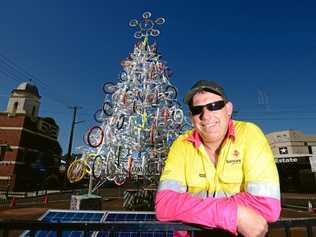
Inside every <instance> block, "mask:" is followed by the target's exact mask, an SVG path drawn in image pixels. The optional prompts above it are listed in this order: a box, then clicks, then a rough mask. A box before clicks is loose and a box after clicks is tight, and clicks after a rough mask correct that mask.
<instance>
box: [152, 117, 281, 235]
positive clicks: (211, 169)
mask: <svg viewBox="0 0 316 237" xmlns="http://www.w3.org/2000/svg"><path fill="white" fill-rule="evenodd" d="M164 191H173V192H175V193H181V194H182V193H188V194H189V195H190V196H191V197H194V198H199V199H201V200H205V201H208V202H211V201H212V200H216V199H221V200H224V199H225V198H229V197H232V198H230V199H229V200H231V201H232V205H234V208H235V209H234V211H232V212H231V213H230V211H227V215H228V216H226V217H223V218H226V219H225V222H228V221H226V220H227V219H228V220H233V221H232V222H235V223H233V224H234V225H236V216H229V215H236V205H237V204H238V205H240V204H241V205H244V206H248V207H252V208H254V209H255V210H256V211H258V212H259V213H260V214H262V215H263V216H264V217H265V218H266V219H267V220H268V221H271V220H275V218H278V217H279V214H280V186H279V177H278V172H277V168H276V165H275V161H274V157H273V154H272V151H271V148H270V146H269V143H268V141H267V139H266V137H265V136H264V134H263V133H262V131H261V130H260V129H259V128H258V127H257V126H256V125H255V124H253V123H250V122H243V121H233V120H231V121H230V124H229V129H228V133H227V136H226V138H225V139H224V141H223V143H222V144H221V147H220V149H219V152H218V156H217V164H216V166H215V165H214V163H213V162H212V161H211V160H210V158H209V156H208V154H207V152H206V149H205V147H204V145H203V143H202V138H201V137H200V136H199V134H198V133H197V132H196V130H194V129H193V130H190V131H188V132H186V133H185V134H183V135H181V136H179V137H178V138H177V139H176V140H175V141H174V143H173V144H172V146H171V148H170V151H169V154H168V159H167V160H166V163H165V167H164V170H163V172H162V175H161V178H160V184H159V187H158V192H157V197H159V198H158V199H156V211H158V212H160V214H161V213H162V212H165V210H163V208H164V207H163V203H159V201H160V200H163V198H162V196H161V194H162V193H166V192H164ZM236 194H238V195H236ZM159 195H160V196H159ZM168 195H169V194H168ZM223 198H224V199H223ZM186 200H188V198H187V197H186ZM194 200H196V199H194ZM258 200H260V201H258ZM271 200H272V201H271ZM177 201H179V200H176V199H174V202H175V203H174V204H175V205H177V207H178V208H179V211H180V210H181V206H179V205H180V204H179V203H177ZM172 202H173V201H172V200H168V205H172ZM157 205H158V209H159V210H157ZM183 205H185V204H183ZM225 205H226V204H225ZM208 206H210V205H208ZM194 208H195V207H192V210H189V211H190V212H194ZM196 208H198V207H196ZM271 209H272V210H271ZM273 209H274V210H273ZM223 210H224V206H223V208H218V206H217V208H216V210H212V213H213V214H215V215H216V214H222V213H216V212H217V211H223ZM182 211H183V210H182ZM175 212H176V210H175ZM201 212H203V211H201ZM208 213H210V212H208ZM174 214H175V215H176V213H174ZM195 214H196V213H195ZM175 215H174V216H175ZM177 215H178V214H177ZM161 216H162V215H160V217H161ZM269 216H274V217H273V218H270V217H269ZM157 217H158V219H159V213H158V215H157ZM169 217H170V218H169ZM169 217H168V216H167V217H166V218H160V219H164V220H167V219H168V220H171V219H173V218H172V215H171V214H170V216H169ZM202 217H203V218H209V217H207V216H202ZM203 218H201V217H198V218H197V219H198V220H199V221H200V219H203ZM212 218H213V217H212ZM234 218H235V219H234ZM176 219H177V220H181V221H187V222H191V223H197V224H203V225H207V226H211V227H221V228H226V227H225V226H223V225H221V226H220V225H216V224H214V223H209V222H207V223H204V222H203V221H201V222H199V221H194V220H190V215H187V216H186V217H185V218H183V219H181V217H180V216H178V218H176ZM215 222H216V220H215ZM227 225H229V223H228V224H227ZM230 225H232V223H230ZM234 228H236V226H235V227H232V226H230V227H227V228H226V229H228V230H230V231H232V230H233V229H234ZM232 232H234V231H232Z"/></svg>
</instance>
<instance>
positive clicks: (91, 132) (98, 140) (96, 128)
mask: <svg viewBox="0 0 316 237" xmlns="http://www.w3.org/2000/svg"><path fill="white" fill-rule="evenodd" d="M98 132H99V134H96V135H97V136H98V135H99V136H98V137H94V135H95V134H94V133H98ZM87 138H88V143H89V145H90V146H91V147H93V148H96V147H98V146H100V145H101V143H102V142H103V138H104V132H103V129H102V128H101V127H99V126H94V127H92V128H90V130H89V132H88V136H87ZM93 138H96V139H95V140H96V142H95V141H93Z"/></svg>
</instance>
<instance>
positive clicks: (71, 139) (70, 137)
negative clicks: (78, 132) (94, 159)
mask: <svg viewBox="0 0 316 237" xmlns="http://www.w3.org/2000/svg"><path fill="white" fill-rule="evenodd" d="M69 108H70V109H73V116H72V123H71V130H70V136H69V144H68V152H67V163H66V167H67V169H68V167H69V164H70V160H71V150H72V141H73V136H74V129H75V125H76V124H77V123H82V122H83V121H76V117H77V110H78V109H81V107H79V106H72V107H69Z"/></svg>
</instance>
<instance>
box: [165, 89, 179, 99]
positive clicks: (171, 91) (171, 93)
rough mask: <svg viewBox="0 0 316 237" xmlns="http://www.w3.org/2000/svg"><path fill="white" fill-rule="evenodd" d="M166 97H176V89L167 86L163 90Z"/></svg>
mask: <svg viewBox="0 0 316 237" xmlns="http://www.w3.org/2000/svg"><path fill="white" fill-rule="evenodd" d="M165 95H166V97H167V99H169V100H173V99H175V98H177V89H176V88H175V87H174V86H167V87H166V90H165Z"/></svg>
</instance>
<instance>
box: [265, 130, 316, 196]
mask: <svg viewBox="0 0 316 237" xmlns="http://www.w3.org/2000/svg"><path fill="white" fill-rule="evenodd" d="M266 136H267V138H268V140H269V143H270V146H271V148H272V151H273V154H274V157H275V162H276V164H277V167H278V171H279V175H280V181H281V189H282V190H283V191H303V192H316V173H315V172H316V136H308V135H305V134H304V133H303V132H301V131H297V130H285V131H278V132H273V133H269V134H267V135H266Z"/></svg>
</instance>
